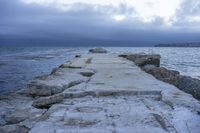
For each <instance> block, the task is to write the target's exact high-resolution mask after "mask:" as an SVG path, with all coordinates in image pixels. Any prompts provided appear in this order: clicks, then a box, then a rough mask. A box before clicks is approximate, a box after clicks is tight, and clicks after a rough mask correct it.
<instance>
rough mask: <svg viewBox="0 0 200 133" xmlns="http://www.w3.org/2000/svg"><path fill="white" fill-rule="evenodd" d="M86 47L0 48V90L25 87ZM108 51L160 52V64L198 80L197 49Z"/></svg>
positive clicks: (119, 49) (119, 50)
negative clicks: (33, 79) (34, 78)
mask: <svg viewBox="0 0 200 133" xmlns="http://www.w3.org/2000/svg"><path fill="white" fill-rule="evenodd" d="M88 49H89V48H87V47H0V93H1V92H5V91H11V90H18V89H23V88H26V84H27V83H28V82H29V81H30V80H31V79H32V78H33V77H35V76H40V75H44V74H48V73H50V72H51V71H52V69H53V68H55V67H57V66H59V65H60V64H62V63H64V62H66V61H68V60H71V59H72V58H73V57H74V56H75V55H76V54H84V53H87V52H88ZM106 49H107V50H108V51H109V52H112V53H122V52H133V53H138V52H145V53H157V54H160V55H161V66H164V67H166V68H169V69H173V70H177V71H179V72H180V73H181V74H183V75H188V76H192V77H194V78H198V79H200V48H176V47H166V48H164V47H106Z"/></svg>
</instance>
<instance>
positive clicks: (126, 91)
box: [0, 53, 200, 133]
mask: <svg viewBox="0 0 200 133" xmlns="http://www.w3.org/2000/svg"><path fill="white" fill-rule="evenodd" d="M61 66H62V67H59V68H58V69H57V70H55V71H54V73H53V74H51V75H48V76H47V77H44V78H39V79H35V80H33V81H34V82H32V83H34V85H37V84H41V83H42V84H43V85H45V86H48V87H46V88H45V87H43V88H40V87H38V88H37V87H35V88H32V89H33V90H34V89H37V91H40V89H43V91H46V90H47V92H48V91H49V90H50V93H48V95H40V94H41V93H35V95H37V96H39V98H38V97H36V98H34V99H33V100H29V104H28V105H26V106H29V107H30V106H31V105H32V103H33V101H37V102H38V101H39V104H41V103H42V102H43V101H44V103H45V102H47V103H48V102H49V103H48V104H49V108H48V110H45V112H41V113H39V114H40V115H38V116H39V118H37V119H36V118H35V117H34V118H32V119H27V120H25V121H23V122H20V123H18V124H15V126H16V125H17V126H19V125H20V126H21V127H28V129H29V130H28V131H29V132H30V133H45V132H48V133H66V132H67V133H77V132H78V133H91V132H92V133H124V132H126V133H155V132H159V133H199V131H200V123H199V122H200V115H199V112H200V103H199V101H197V100H196V99H194V98H193V97H192V96H191V95H190V94H187V93H185V92H183V91H181V90H179V89H178V88H176V87H175V86H172V85H170V84H167V83H164V82H162V81H159V80H157V79H155V78H154V77H153V76H151V75H149V74H147V73H145V72H144V71H142V70H141V69H140V68H139V67H137V66H136V65H135V64H134V63H133V62H131V61H128V60H126V59H124V58H121V57H118V55H116V54H110V53H109V54H86V55H82V56H81V57H79V58H75V59H74V60H72V61H71V62H68V63H67V64H64V65H61ZM73 83H75V84H73ZM70 84H73V85H70ZM54 86H58V87H61V88H63V89H61V90H59V91H57V90H56V91H55V93H54V92H52V91H53V90H54V88H55V87H54ZM63 86H64V87H63ZM51 87H52V88H53V89H52V88H51ZM32 89H30V88H29V92H31V93H30V94H32V91H33V90H32ZM48 89H49V90H48ZM34 92H35V90H34ZM59 95H61V96H62V100H60V99H58V102H57V101H56V102H55V101H54V100H56V98H58V97H57V96H59ZM54 97H55V99H54ZM52 98H53V99H52ZM59 98H60V97H59ZM41 99H42V101H40V100H41ZM2 108H3V107H0V109H2ZM31 108H32V109H33V107H31ZM36 110H42V109H36ZM6 126H7V125H4V126H2V127H1V128H2V129H1V130H2V131H6V129H7V130H8V129H10V128H8V127H7V128H6ZM13 126H14V125H13ZM1 130H0V131H1Z"/></svg>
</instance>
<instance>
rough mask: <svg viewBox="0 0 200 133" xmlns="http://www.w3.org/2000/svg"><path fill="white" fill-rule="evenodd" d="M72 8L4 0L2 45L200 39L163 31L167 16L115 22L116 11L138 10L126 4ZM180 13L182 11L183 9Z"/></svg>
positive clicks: (0, 10) (0, 16)
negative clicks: (146, 22) (148, 21)
mask: <svg viewBox="0 0 200 133" xmlns="http://www.w3.org/2000/svg"><path fill="white" fill-rule="evenodd" d="M71 8H73V9H74V10H71V11H68V12H62V11H59V10H57V9H56V8H53V7H43V6H39V5H36V4H30V5H27V4H24V3H21V2H20V1H18V0H13V1H9V0H1V1H0V19H1V21H0V28H1V30H0V45H1V44H4V45H6V44H15V43H16V44H22V43H26V44H30V45H31V44H38V45H40V44H51V45H55V44H66V45H73V44H74V45H75V44H76V45H82V46H83V45H95V44H96V45H100V44H101V45H102V44H105V45H111V44H115V45H120V44H121V45H123V44H124V45H125V44H127V45H131V44H133V45H140V44H141V45H148V44H149V45H152V44H157V43H167V42H191V41H192V42H194V41H200V40H199V38H198V36H199V33H191V32H189V33H187V31H184V30H179V31H175V30H163V29H162V28H161V27H162V25H163V23H164V21H163V18H159V17H157V18H155V19H154V21H153V22H152V23H150V24H144V23H142V22H141V21H139V20H138V19H127V20H125V21H123V22H115V21H113V20H112V19H111V18H110V17H109V15H110V14H112V13H117V14H126V13H127V14H128V13H129V12H132V13H134V9H132V8H128V7H127V6H126V5H121V6H120V8H119V9H116V8H115V7H112V6H99V7H95V8H94V7H93V6H91V5H85V4H76V5H73V6H72V7H71ZM76 9H79V10H76ZM195 13H196V12H195ZM179 14H182V13H181V11H180V13H179Z"/></svg>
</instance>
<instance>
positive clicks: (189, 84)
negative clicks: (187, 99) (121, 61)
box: [119, 53, 200, 100]
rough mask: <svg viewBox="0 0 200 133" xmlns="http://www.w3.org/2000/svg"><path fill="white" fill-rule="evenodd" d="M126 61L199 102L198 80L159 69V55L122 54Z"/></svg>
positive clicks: (199, 82) (199, 87) (176, 72)
mask: <svg viewBox="0 0 200 133" xmlns="http://www.w3.org/2000/svg"><path fill="white" fill-rule="evenodd" d="M119 56H120V57H124V58H126V59H128V60H131V61H133V62H135V64H136V65H137V66H139V67H140V68H141V69H142V70H144V71H145V72H147V73H149V74H151V75H153V76H154V77H155V78H156V79H158V80H161V81H164V82H166V83H169V84H172V85H174V86H176V87H177V88H179V89H181V90H183V91H185V92H186V93H189V94H191V95H193V97H195V98H196V99H199V100H200V80H198V79H195V78H192V77H190V76H184V75H181V74H180V73H179V72H178V71H175V70H169V69H167V68H164V67H160V58H161V57H160V55H157V54H145V53H138V54H130V53H128V54H122V55H119Z"/></svg>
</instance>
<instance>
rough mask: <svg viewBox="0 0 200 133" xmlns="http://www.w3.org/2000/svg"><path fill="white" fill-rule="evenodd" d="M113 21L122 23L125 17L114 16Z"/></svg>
mask: <svg viewBox="0 0 200 133" xmlns="http://www.w3.org/2000/svg"><path fill="white" fill-rule="evenodd" d="M113 19H114V20H115V21H123V20H124V19H126V16H124V15H114V16H113Z"/></svg>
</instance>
